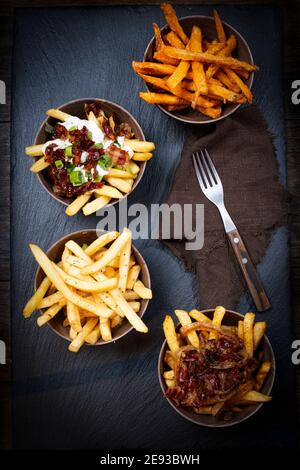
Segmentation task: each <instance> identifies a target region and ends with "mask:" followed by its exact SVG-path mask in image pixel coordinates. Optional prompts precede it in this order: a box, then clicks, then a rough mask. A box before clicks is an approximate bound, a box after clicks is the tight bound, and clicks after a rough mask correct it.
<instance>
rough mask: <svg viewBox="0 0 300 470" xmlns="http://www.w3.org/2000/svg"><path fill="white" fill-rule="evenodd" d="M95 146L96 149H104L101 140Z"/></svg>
mask: <svg viewBox="0 0 300 470" xmlns="http://www.w3.org/2000/svg"><path fill="white" fill-rule="evenodd" d="M93 148H94V149H103V144H101V142H99V143H98V144H94V145H93Z"/></svg>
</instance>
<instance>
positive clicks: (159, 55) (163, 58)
mask: <svg viewBox="0 0 300 470" xmlns="http://www.w3.org/2000/svg"><path fill="white" fill-rule="evenodd" d="M153 59H155V60H157V61H158V62H162V63H163V64H168V65H175V67H176V66H177V65H178V64H179V62H180V61H179V60H178V59H173V58H172V57H168V56H167V55H165V54H163V53H162V52H161V51H156V52H154V55H153Z"/></svg>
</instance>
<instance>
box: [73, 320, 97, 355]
mask: <svg viewBox="0 0 300 470" xmlns="http://www.w3.org/2000/svg"><path fill="white" fill-rule="evenodd" d="M98 321H99V320H98V318H89V319H88V321H87V322H86V324H85V325H84V327H83V328H82V330H81V332H80V333H78V335H77V336H76V338H74V339H73V341H72V343H70V345H69V351H71V352H78V351H79V349H80V348H81V346H83V344H84V342H85V339H86V337H87V336H88V335H89V334H90V333H91V332H92V331H93V329H94V327H95V326H96V324H97V323H98Z"/></svg>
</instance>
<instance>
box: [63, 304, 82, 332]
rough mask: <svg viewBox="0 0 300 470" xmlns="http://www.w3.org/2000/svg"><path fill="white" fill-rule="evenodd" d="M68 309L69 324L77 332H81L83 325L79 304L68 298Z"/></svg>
mask: <svg viewBox="0 0 300 470" xmlns="http://www.w3.org/2000/svg"><path fill="white" fill-rule="evenodd" d="M66 310H67V318H68V321H69V325H70V326H71V327H72V328H73V330H74V331H76V333H79V332H80V331H81V330H82V326H81V321H80V313H79V308H78V306H77V305H75V304H73V302H70V301H69V300H67V308H66Z"/></svg>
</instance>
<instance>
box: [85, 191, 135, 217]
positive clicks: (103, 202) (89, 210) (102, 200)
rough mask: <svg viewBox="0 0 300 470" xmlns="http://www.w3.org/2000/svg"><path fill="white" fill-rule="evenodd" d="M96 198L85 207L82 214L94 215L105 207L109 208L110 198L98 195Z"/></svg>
mask: <svg viewBox="0 0 300 470" xmlns="http://www.w3.org/2000/svg"><path fill="white" fill-rule="evenodd" d="M130 189H131V188H130ZM96 196H97V197H96V199H94V200H93V201H91V202H88V203H87V204H86V205H85V206H84V207H83V209H82V212H83V213H84V215H91V214H94V213H95V212H97V211H99V210H100V209H102V208H103V207H105V206H107V204H108V203H109V202H110V197H107V196H100V195H98V194H96Z"/></svg>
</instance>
